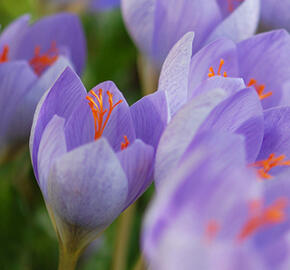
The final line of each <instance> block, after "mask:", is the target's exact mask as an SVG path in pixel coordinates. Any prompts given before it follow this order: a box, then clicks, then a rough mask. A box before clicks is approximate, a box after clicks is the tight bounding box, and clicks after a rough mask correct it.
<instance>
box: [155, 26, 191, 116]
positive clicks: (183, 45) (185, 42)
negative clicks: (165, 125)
mask: <svg viewBox="0 0 290 270" xmlns="http://www.w3.org/2000/svg"><path fill="white" fill-rule="evenodd" d="M193 38H194V33H192V32H190V33H187V34H186V35H184V36H183V37H182V38H181V39H180V40H179V41H178V42H177V43H176V44H175V46H174V47H173V48H172V50H171V51H170V53H169V54H168V56H167V58H166V60H165V62H164V64H163V66H162V70H161V74H160V78H159V85H158V91H166V93H167V97H168V103H169V109H170V114H171V115H174V114H175V113H176V112H177V111H178V109H179V108H180V107H181V106H182V105H183V104H184V103H185V102H186V100H187V89H188V75H189V65H190V60H191V55H192V43H193Z"/></svg>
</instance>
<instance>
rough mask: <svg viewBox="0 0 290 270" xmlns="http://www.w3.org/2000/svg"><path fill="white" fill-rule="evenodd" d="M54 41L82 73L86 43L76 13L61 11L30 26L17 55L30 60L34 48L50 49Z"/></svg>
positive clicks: (78, 71) (77, 70)
mask: <svg viewBox="0 0 290 270" xmlns="http://www.w3.org/2000/svg"><path fill="white" fill-rule="evenodd" d="M52 42H56V46H57V47H58V48H59V49H60V50H61V51H62V50H64V51H65V52H66V53H68V55H66V56H67V57H68V58H69V59H71V61H72V63H73V64H74V67H75V69H76V72H77V73H78V74H80V73H81V71H82V69H83V67H84V63H85V58H86V45H85V38H84V34H83V30H82V28H81V24H80V21H79V19H78V17H77V16H76V15H73V14H69V13H59V14H56V15H52V16H49V17H45V18H43V19H41V20H39V21H37V22H36V23H35V24H33V25H32V26H30V27H29V30H28V31H27V33H26V34H25V36H24V37H23V39H22V40H21V43H20V45H19V48H18V50H17V54H16V57H17V58H19V59H26V60H28V61H29V60H30V59H32V58H33V57H34V48H35V47H36V46H40V48H41V51H44V52H46V51H47V50H49V49H50V47H51V44H52Z"/></svg>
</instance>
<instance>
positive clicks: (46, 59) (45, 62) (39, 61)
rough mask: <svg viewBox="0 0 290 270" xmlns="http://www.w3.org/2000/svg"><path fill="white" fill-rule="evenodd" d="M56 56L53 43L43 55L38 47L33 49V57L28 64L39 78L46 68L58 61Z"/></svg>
mask: <svg viewBox="0 0 290 270" xmlns="http://www.w3.org/2000/svg"><path fill="white" fill-rule="evenodd" d="M58 55H59V51H58V49H57V47H56V42H55V41H53V42H52V43H51V47H50V49H49V50H48V51H47V52H45V53H41V48H40V46H36V47H35V49H34V57H33V58H32V59H31V60H30V61H29V64H30V65H31V67H32V68H33V70H34V72H35V73H36V74H37V75H38V76H39V75H41V74H42V72H43V71H44V70H45V69H46V68H47V67H49V66H51V65H52V64H53V63H54V62H55V61H56V60H57V59H58Z"/></svg>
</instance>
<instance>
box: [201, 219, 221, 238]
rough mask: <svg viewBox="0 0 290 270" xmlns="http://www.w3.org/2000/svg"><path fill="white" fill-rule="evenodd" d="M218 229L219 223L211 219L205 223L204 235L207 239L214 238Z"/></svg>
mask: <svg viewBox="0 0 290 270" xmlns="http://www.w3.org/2000/svg"><path fill="white" fill-rule="evenodd" d="M219 230H220V225H219V223H218V222H217V221H216V220H214V219H212V220H210V221H209V222H208V223H207V226H206V228H205V237H206V239H207V240H208V241H212V240H214V238H215V237H216V236H217V234H218V232H219Z"/></svg>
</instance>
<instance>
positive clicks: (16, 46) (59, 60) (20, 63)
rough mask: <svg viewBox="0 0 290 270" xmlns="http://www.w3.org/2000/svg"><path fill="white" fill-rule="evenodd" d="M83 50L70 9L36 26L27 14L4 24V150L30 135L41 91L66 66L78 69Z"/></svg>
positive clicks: (0, 52) (0, 103) (0, 97)
mask: <svg viewBox="0 0 290 270" xmlns="http://www.w3.org/2000/svg"><path fill="white" fill-rule="evenodd" d="M85 55H86V49H85V39H84V34H83V31H82V28H81V25H80V22H79V20H78V18H77V17H76V16H75V15H72V14H68V13H62V14H57V15H53V16H50V17H46V18H43V19H41V20H39V21H38V22H36V23H34V24H32V25H29V16H27V15H26V16H23V17H20V18H19V19H17V20H16V21H14V22H13V23H12V24H11V25H9V26H8V27H7V28H5V29H4V31H3V32H2V33H1V35H0V78H1V80H0V111H1V120H0V154H1V152H2V151H4V150H3V149H4V148H5V147H7V145H9V144H12V143H15V142H21V141H25V140H26V139H27V138H28V136H29V131H30V128H31V124H32V118H33V113H34V110H35V108H36V105H37V103H38V101H39V99H40V98H41V96H42V95H43V94H44V92H45V91H46V90H47V89H48V88H49V87H50V86H51V85H52V83H53V82H54V81H55V80H56V79H57V77H58V76H59V75H60V74H61V72H62V71H63V70H64V69H65V68H66V67H67V66H72V67H73V68H74V69H75V70H76V72H77V73H79V74H80V73H81V71H82V69H83V67H84V62H85ZM7 102H8V103H9V104H10V105H9V106H8V105H7Z"/></svg>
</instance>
